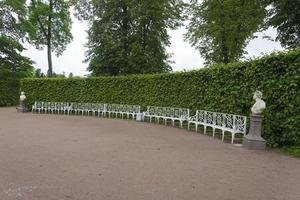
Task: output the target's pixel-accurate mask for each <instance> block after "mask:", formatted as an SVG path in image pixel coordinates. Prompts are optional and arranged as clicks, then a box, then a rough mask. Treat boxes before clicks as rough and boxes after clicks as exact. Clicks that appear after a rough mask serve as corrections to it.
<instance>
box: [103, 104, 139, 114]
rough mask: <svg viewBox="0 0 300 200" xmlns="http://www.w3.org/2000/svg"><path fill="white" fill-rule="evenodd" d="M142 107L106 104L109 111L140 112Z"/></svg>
mask: <svg viewBox="0 0 300 200" xmlns="http://www.w3.org/2000/svg"><path fill="white" fill-rule="evenodd" d="M140 109H141V108H140V106H138V105H123V104H106V111H107V112H124V113H139V112H140Z"/></svg>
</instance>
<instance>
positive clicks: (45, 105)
mask: <svg viewBox="0 0 300 200" xmlns="http://www.w3.org/2000/svg"><path fill="white" fill-rule="evenodd" d="M36 111H38V112H39V113H41V112H45V113H47V112H49V111H51V113H58V114H59V113H64V114H66V113H68V114H70V113H72V112H74V114H75V115H77V114H81V115H84V114H86V115H90V114H91V113H92V114H93V115H94V116H95V115H96V113H97V114H98V117H100V115H102V116H104V115H106V113H108V115H109V117H110V116H111V115H115V116H118V115H121V116H122V118H123V117H124V116H125V115H126V116H127V118H129V117H132V119H134V118H136V115H137V114H138V113H140V106H137V105H122V104H105V103H74V102H73V103H67V102H39V101H36V102H35V103H34V105H32V112H36Z"/></svg>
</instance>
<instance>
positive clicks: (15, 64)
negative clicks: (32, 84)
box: [0, 0, 33, 77]
mask: <svg viewBox="0 0 300 200" xmlns="http://www.w3.org/2000/svg"><path fill="white" fill-rule="evenodd" d="M25 14H26V12H25V1H24V0H2V1H0V73H1V77H8V76H14V77H16V76H17V77H25V76H30V75H31V74H32V70H33V67H32V61H31V60H30V59H29V58H27V57H25V56H22V55H21V52H22V51H23V50H24V48H23V46H22V45H21V43H20V42H19V40H20V39H22V38H23V37H24V35H25V31H24V27H25V24H26V22H25V20H24V19H25Z"/></svg>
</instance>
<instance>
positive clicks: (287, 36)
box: [267, 0, 300, 49]
mask: <svg viewBox="0 0 300 200" xmlns="http://www.w3.org/2000/svg"><path fill="white" fill-rule="evenodd" d="M267 1H268V2H269V3H270V5H271V9H270V11H269V16H268V19H267V25H268V26H273V27H275V28H276V29H277V33H278V35H277V38H276V39H277V40H278V41H280V43H281V45H282V46H283V47H285V48H288V49H292V48H296V47H298V46H299V45H300V1H299V0H267Z"/></svg>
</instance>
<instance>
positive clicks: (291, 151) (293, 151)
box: [282, 146, 300, 158]
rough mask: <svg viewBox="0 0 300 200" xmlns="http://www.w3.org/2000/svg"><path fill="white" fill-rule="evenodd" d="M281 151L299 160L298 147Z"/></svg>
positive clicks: (299, 148) (299, 150)
mask: <svg viewBox="0 0 300 200" xmlns="http://www.w3.org/2000/svg"><path fill="white" fill-rule="evenodd" d="M282 150H283V152H285V153H287V154H289V155H291V156H294V157H296V158H300V146H293V147H284V148H283V149H282Z"/></svg>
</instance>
